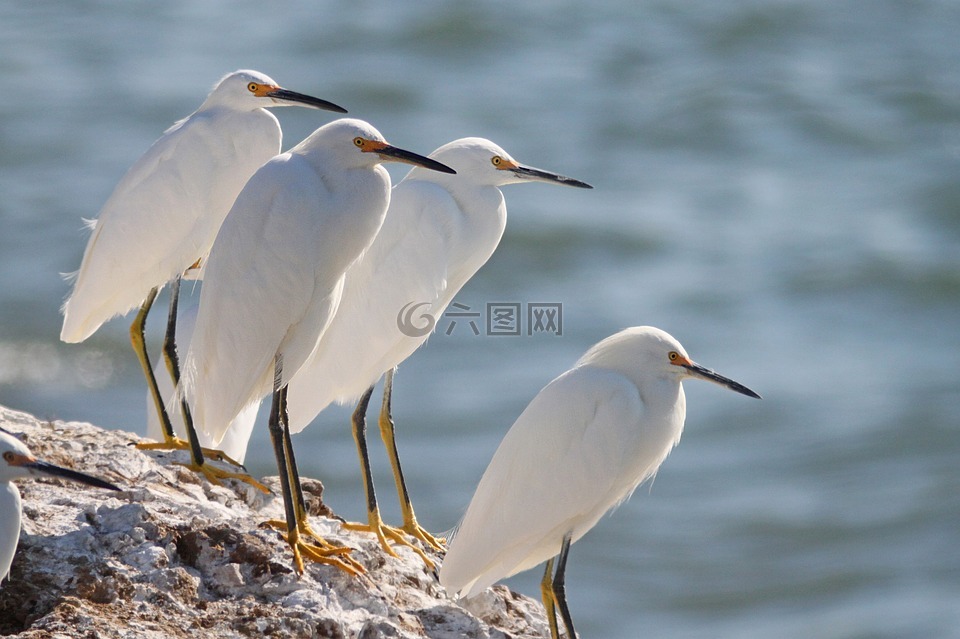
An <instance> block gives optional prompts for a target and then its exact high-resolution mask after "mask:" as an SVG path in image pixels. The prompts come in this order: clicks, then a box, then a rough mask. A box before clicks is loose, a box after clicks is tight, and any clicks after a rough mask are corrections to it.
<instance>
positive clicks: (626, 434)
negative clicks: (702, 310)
mask: <svg viewBox="0 0 960 639" xmlns="http://www.w3.org/2000/svg"><path fill="white" fill-rule="evenodd" d="M689 378H697V379H704V380H707V381H710V382H714V383H716V384H720V385H722V386H726V387H727V388H729V389H730V390H733V391H736V392H738V393H741V394H743V395H747V396H748V397H755V398H757V399H759V398H760V396H759V395H757V394H756V393H755V392H753V391H752V390H750V389H749V388H747V387H746V386H743V385H742V384H739V383H737V382H735V381H733V380H731V379H728V378H726V377H723V376H722V375H719V374H717V373H715V372H713V371H711V370H710V369H707V368H704V367H702V366H700V365H699V364H696V363H694V362H693V361H692V360H691V359H690V358H689V357H688V356H687V353H686V351H685V350H684V349H683V347H682V346H681V345H680V343H679V342H678V341H677V340H676V339H674V338H673V337H671V336H670V335H668V334H667V333H665V332H664V331H662V330H660V329H657V328H653V327H650V326H638V327H633V328H628V329H626V330H623V331H621V332H619V333H617V334H615V335H612V336H610V337H608V338H606V339H604V340H602V341H601V342H599V343H597V344H596V345H594V346H593V347H592V348H590V350H588V351H587V352H586V353H585V354H584V355H583V357H581V358H580V359H579V360H578V361H577V363H576V364H575V365H574V367H573V368H572V369H570V370H568V371H567V372H565V373H563V374H562V375H560V376H559V377H557V378H556V379H554V380H553V381H552V382H550V383H549V384H548V385H547V386H546V387H544V389H543V390H541V391H540V392H539V393H538V394H537V396H536V397H534V399H533V401H532V402H530V404H529V405H528V406H527V408H526V409H525V410H524V411H523V413H522V414H521V415H520V417H519V418H518V419H517V421H516V422H515V423H514V425H513V426H512V427H511V428H510V430H509V432H507V434H506V436H505V437H504V438H503V441H502V442H501V443H500V446H499V448H497V452H496V453H494V455H493V459H492V460H491V462H490V465H489V466H488V467H487V470H486V471H485V472H484V474H483V478H482V479H481V480H480V484H479V486H477V490H476V492H475V493H474V495H473V499H472V500H471V502H470V506H469V507H468V508H467V513H466V515H464V517H463V521H462V522H461V523H460V526H459V527H458V529H457V532H456V534H455V536H454V538H453V541H452V542H451V543H450V547H449V550H448V551H447V555H446V558H445V559H444V561H443V566H442V567H441V568H440V583H441V584H442V585H443V586H444V587H445V588H446V589H447V591H448V592H450V593H451V594H453V593H458V594H460V595H461V596H464V597H470V596H472V595H475V594H477V593H479V592H481V591H483V590H484V589H486V588H487V587H488V586H491V585H492V584H493V583H495V582H496V581H499V580H500V579H503V578H505V577H509V576H511V575H514V574H516V573H518V572H521V571H524V570H528V569H529V568H532V567H533V566H536V565H537V564H540V563H542V562H544V561H546V562H547V567H546V571H545V572H544V575H543V580H542V581H541V584H540V587H541V592H542V595H543V604H544V607H545V608H546V611H547V619H548V621H549V622H550V632H551V634H552V636H553V637H554V639H559V637H560V632H559V629H558V626H557V611H559V614H560V616H561V618H562V619H563V623H564V626H566V629H567V635H568V637H569V638H570V639H575V638H576V636H577V635H576V633H575V632H574V629H573V620H572V618H571V616H570V611H569V609H568V608H567V602H566V595H565V594H564V571H565V569H566V563H567V553H568V552H569V550H570V544H572V543H573V542H575V541H577V540H578V539H580V538H581V537H582V536H583V535H584V534H586V532H587V531H588V530H590V529H591V528H593V526H594V525H596V523H597V521H599V519H600V517H602V516H603V514H604V513H606V512H607V511H608V510H610V509H611V508H614V507H616V506H617V505H619V504H620V503H621V502H623V501H624V500H625V499H627V498H628V497H629V496H630V494H631V493H632V492H633V491H634V489H635V488H636V487H637V486H638V485H640V484H641V483H642V482H643V481H645V480H646V479H649V478H650V477H652V476H653V475H654V474H655V473H656V472H657V469H658V468H660V464H662V463H663V461H664V459H666V457H667V455H668V454H669V453H670V451H671V450H672V449H673V447H674V446H676V445H677V442H679V441H680V434H681V432H682V431H683V422H684V418H685V416H686V400H685V398H684V394H683V386H682V385H681V382H682V381H683V380H684V379H689ZM555 561H556V574H555V575H553V576H552V577H551V573H552V572H553V567H554V562H555Z"/></svg>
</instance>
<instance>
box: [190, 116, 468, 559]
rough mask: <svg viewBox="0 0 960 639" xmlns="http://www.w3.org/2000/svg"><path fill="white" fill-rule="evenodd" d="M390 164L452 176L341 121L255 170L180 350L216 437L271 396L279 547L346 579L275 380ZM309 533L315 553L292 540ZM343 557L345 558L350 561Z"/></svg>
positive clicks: (327, 292) (378, 202)
mask: <svg viewBox="0 0 960 639" xmlns="http://www.w3.org/2000/svg"><path fill="white" fill-rule="evenodd" d="M388 161H394V162H405V163H408V164H414V165H419V166H424V167H427V168H430V169H432V170H435V171H443V172H446V173H454V171H453V169H451V168H449V167H447V166H445V165H443V164H441V163H440V162H437V161H435V160H431V159H429V158H426V157H423V156H421V155H417V154H415V153H411V152H410V151H405V150H403V149H399V148H397V147H395V146H392V145H390V144H388V143H387V141H386V140H385V139H384V138H383V135H381V134H380V132H379V131H377V130H376V129H375V128H374V127H373V126H371V125H370V124H368V123H367V122H363V121H362V120H352V119H344V120H337V121H335V122H331V123H330V124H327V125H325V126H322V127H320V128H319V129H317V130H316V131H314V132H313V133H312V134H311V135H310V136H309V137H307V138H306V139H305V140H304V141H303V142H301V143H300V144H298V145H297V146H295V147H294V148H292V149H291V150H289V151H287V152H286V153H283V154H281V155H278V156H277V157H275V158H273V159H272V160H270V161H269V162H267V163H266V164H264V165H263V166H262V167H260V168H259V169H258V170H257V172H256V173H254V175H253V177H251V178H250V181H249V182H247V185H246V186H245V187H243V190H242V191H241V192H240V195H239V196H237V201H236V202H234V204H233V208H232V209H230V213H229V214H227V217H226V219H225V220H224V222H223V225H222V226H221V227H220V232H219V233H218V234H217V239H216V241H215V242H214V244H213V249H212V250H211V251H210V258H209V260H208V262H207V267H206V268H207V271H206V274H205V275H204V285H203V291H202V293H201V295H200V310H199V312H198V315H197V323H196V327H195V329H194V333H193V338H192V340H191V342H190V350H189V351H187V358H186V363H185V375H184V385H183V392H184V394H185V397H186V398H187V400H189V404H190V406H191V407H192V408H193V414H194V416H195V418H196V419H197V424H198V425H199V426H200V427H201V429H202V430H204V431H206V432H207V433H208V434H210V435H211V436H212V438H213V441H217V442H219V441H220V439H221V438H222V437H223V435H224V433H225V432H226V430H227V429H228V428H229V425H230V423H231V422H232V421H233V420H234V419H236V417H237V415H238V414H240V413H241V412H242V411H243V410H244V409H246V408H248V407H249V406H250V405H251V404H256V403H258V402H260V400H261V399H262V398H263V397H264V396H266V395H268V394H270V392H271V389H272V391H273V403H272V406H271V411H270V419H269V427H270V436H271V439H272V440H273V447H274V454H275V456H276V458H277V467H278V469H279V472H280V485H281V488H282V490H283V501H284V509H285V515H286V528H287V541H288V542H289V544H290V546H291V549H292V550H293V554H294V563H295V566H296V569H297V571H298V572H299V573H301V574H302V573H303V560H302V557H301V555H306V556H307V557H309V558H311V559H313V560H315V561H320V562H323V563H328V564H333V565H336V566H338V567H339V568H342V569H344V570H346V571H348V572H352V573H358V572H362V571H363V567H362V566H360V565H359V564H357V563H356V562H353V560H351V559H350V558H349V557H343V558H342V559H341V558H340V556H341V555H345V554H346V553H347V552H348V551H349V549H347V548H336V547H332V546H329V544H328V543H327V542H325V541H324V540H322V539H321V538H320V537H318V536H317V535H314V534H313V532H312V531H311V530H310V529H309V526H308V525H307V521H306V517H307V514H306V508H305V507H304V505H303V495H302V493H301V490H300V481H299V477H298V474H297V470H296V463H295V460H294V458H293V445H292V443H291V441H290V430H289V424H288V420H287V408H286V403H287V385H288V384H289V382H290V379H292V378H293V376H294V375H296V374H297V371H299V370H300V367H301V366H303V364H304V362H306V361H307V359H308V358H309V357H310V354H311V353H312V352H313V351H314V350H315V349H316V348H317V347H318V344H319V343H320V341H321V340H322V339H323V336H324V332H325V331H326V329H327V327H328V326H329V324H330V320H331V318H332V317H333V315H334V313H336V311H337V307H338V306H339V304H340V297H341V295H342V293H343V282H344V278H345V273H346V271H347V269H349V268H350V265H351V264H353V263H354V262H356V260H357V259H358V258H359V257H360V255H361V254H362V253H363V252H364V251H366V250H367V249H368V248H369V247H370V244H371V243H372V242H373V239H374V237H375V236H376V234H377V232H378V231H379V230H380V227H381V226H382V225H383V220H384V217H385V216H386V214H387V207H388V206H389V204H390V174H389V173H387V170H386V169H385V168H383V166H382V163H383V162H388ZM301 533H303V534H309V535H311V536H313V537H314V538H316V539H317V541H318V542H319V543H320V544H321V547H320V548H318V547H316V546H314V545H312V544H307V543H304V542H303V541H302V540H301ZM351 562H352V563H351Z"/></svg>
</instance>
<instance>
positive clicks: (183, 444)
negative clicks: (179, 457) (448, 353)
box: [136, 437, 245, 468]
mask: <svg viewBox="0 0 960 639" xmlns="http://www.w3.org/2000/svg"><path fill="white" fill-rule="evenodd" d="M136 447H137V448H138V449H139V450H190V442H188V441H186V440H183V439H180V438H179V437H173V438H171V439H167V440H165V441H162V442H139V443H138V444H136ZM200 450H201V451H202V452H203V457H204V459H211V460H213V461H218V462H226V463H228V464H232V465H234V466H236V467H238V468H245V466H244V465H243V464H241V463H240V462H238V461H237V460H235V459H233V458H232V457H230V456H229V455H227V454H226V453H225V452H223V451H222V450H217V449H215V448H201V449H200Z"/></svg>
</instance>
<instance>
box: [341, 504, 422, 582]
mask: <svg viewBox="0 0 960 639" xmlns="http://www.w3.org/2000/svg"><path fill="white" fill-rule="evenodd" d="M368 516H369V519H370V523H369V524H359V523H354V522H344V524H343V527H344V528H346V529H347V530H353V531H356V532H369V533H373V534H375V535H376V536H377V539H379V540H380V545H381V546H383V549H384V550H385V551H386V553H387V554H388V555H390V556H391V557H398V558H399V555H397V553H396V552H394V550H393V548H392V547H391V546H390V542H389V541H387V539H390V540H391V541H393V543H395V544H400V545H401V546H407V547H409V548H411V549H413V552H415V553H417V555H419V556H420V559H422V560H423V563H424V564H426V566H427V568H428V569H429V570H433V568H434V563H433V561H431V560H430V558H429V557H427V554H426V553H425V552H423V550H421V549H420V548H419V547H418V546H416V545H414V544H413V543H411V542H410V540H409V539H407V535H406V534H405V532H404V531H403V530H401V529H399V528H394V527H393V526H388V525H386V524H385V523H383V521H382V520H381V519H380V513H379V512H377V511H374V512H372V513H369V515H368ZM428 534H429V533H428Z"/></svg>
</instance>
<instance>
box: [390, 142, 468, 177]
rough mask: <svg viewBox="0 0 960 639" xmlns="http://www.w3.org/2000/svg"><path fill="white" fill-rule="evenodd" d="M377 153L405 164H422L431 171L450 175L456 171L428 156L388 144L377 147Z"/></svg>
mask: <svg viewBox="0 0 960 639" xmlns="http://www.w3.org/2000/svg"><path fill="white" fill-rule="evenodd" d="M377 154H378V155H379V156H380V157H382V158H383V159H385V160H392V161H394V162H403V163H405V164H415V165H417V166H422V167H423V168H425V169H430V170H431V171H439V172H440V173H449V174H451V175H456V173H457V172H456V171H454V170H453V169H451V168H450V167H449V166H447V165H446V164H441V163H440V162H437V161H436V160H431V159H430V158H428V157H424V156H422V155H419V154H417V153H414V152H413V151H406V150H404V149H399V148H397V147H395V146H391V145H389V144H388V145H387V146H385V147H383V148H381V149H377Z"/></svg>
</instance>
